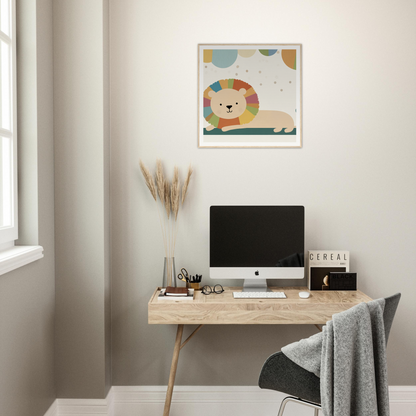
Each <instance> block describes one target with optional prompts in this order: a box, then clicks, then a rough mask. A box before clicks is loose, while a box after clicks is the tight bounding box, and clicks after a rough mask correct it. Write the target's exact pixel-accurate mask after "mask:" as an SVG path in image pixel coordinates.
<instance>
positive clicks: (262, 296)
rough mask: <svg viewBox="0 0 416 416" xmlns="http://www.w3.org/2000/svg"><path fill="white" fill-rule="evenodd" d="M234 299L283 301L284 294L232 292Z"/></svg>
mask: <svg viewBox="0 0 416 416" xmlns="http://www.w3.org/2000/svg"><path fill="white" fill-rule="evenodd" d="M233 296H234V299H285V298H286V295H285V292H233Z"/></svg>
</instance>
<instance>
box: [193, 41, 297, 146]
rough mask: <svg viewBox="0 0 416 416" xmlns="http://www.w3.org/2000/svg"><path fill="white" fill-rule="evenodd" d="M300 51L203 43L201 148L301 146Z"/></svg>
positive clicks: (281, 46)
mask: <svg viewBox="0 0 416 416" xmlns="http://www.w3.org/2000/svg"><path fill="white" fill-rule="evenodd" d="M301 51H302V47H301V45H300V44H244V45H243V44H241V45H239V44H211V45H208V44H200V45H198V83H199V86H198V91H199V92H198V145H199V147H203V148H209V147H211V148H213V147H214V148H215V147H302V107H301V104H302V96H301V93H302V84H301V82H302V76H301V75H302V71H301V68H302V54H301Z"/></svg>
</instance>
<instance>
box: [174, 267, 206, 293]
mask: <svg viewBox="0 0 416 416" xmlns="http://www.w3.org/2000/svg"><path fill="white" fill-rule="evenodd" d="M178 279H179V280H182V282H185V283H186V287H191V288H192V289H196V290H200V288H199V284H200V283H201V279H202V274H196V275H195V276H190V275H189V273H188V270H186V269H185V267H182V269H181V272H180V273H179V274H178Z"/></svg>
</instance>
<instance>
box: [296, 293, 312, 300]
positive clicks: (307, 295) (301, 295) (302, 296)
mask: <svg viewBox="0 0 416 416" xmlns="http://www.w3.org/2000/svg"><path fill="white" fill-rule="evenodd" d="M310 295H311V294H310V293H309V292H299V297H300V298H302V299H308V297H309V296H310Z"/></svg>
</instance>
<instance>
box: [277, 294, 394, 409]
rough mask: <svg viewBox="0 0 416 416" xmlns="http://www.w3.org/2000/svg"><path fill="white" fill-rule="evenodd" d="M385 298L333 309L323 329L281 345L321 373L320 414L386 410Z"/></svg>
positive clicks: (292, 356)
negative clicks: (346, 307) (284, 345)
mask: <svg viewBox="0 0 416 416" xmlns="http://www.w3.org/2000/svg"><path fill="white" fill-rule="evenodd" d="M384 304H385V302H384V299H378V300H374V301H371V302H368V303H361V304H359V305H357V306H354V307H352V308H351V309H348V310H346V311H344V312H341V313H338V314H335V315H333V317H332V321H329V322H327V324H326V325H325V326H324V327H323V331H322V332H321V333H319V334H316V335H313V336H311V337H310V338H307V339H303V340H301V341H298V342H294V343H292V344H289V345H287V346H286V347H283V348H282V352H283V354H285V355H286V356H287V357H288V358H289V359H290V360H292V361H293V362H295V363H296V364H298V365H299V366H301V367H303V368H304V369H306V370H307V371H310V372H312V373H314V374H316V375H317V376H318V377H320V378H321V404H322V411H323V413H324V415H325V416H389V414H390V412H389V393H388V382H387V363H386V341H385V333H384V321H383V311H384Z"/></svg>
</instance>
